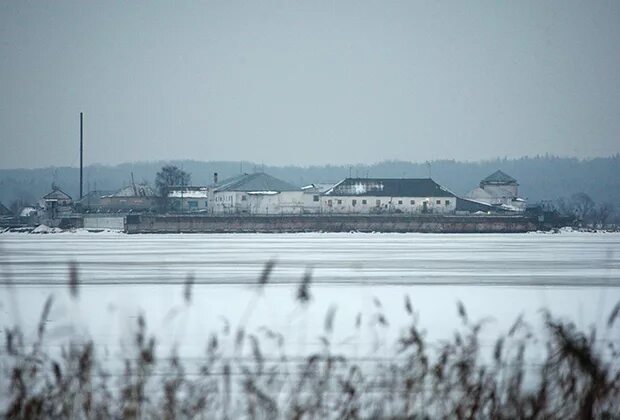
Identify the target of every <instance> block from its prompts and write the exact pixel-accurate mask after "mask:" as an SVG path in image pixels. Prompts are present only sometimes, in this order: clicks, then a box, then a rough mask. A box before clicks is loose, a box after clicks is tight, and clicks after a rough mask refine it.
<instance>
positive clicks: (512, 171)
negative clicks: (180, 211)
mask: <svg viewBox="0 0 620 420" xmlns="http://www.w3.org/2000/svg"><path fill="white" fill-rule="evenodd" d="M164 164H172V165H176V166H178V167H180V168H182V169H183V170H185V171H186V172H189V173H190V175H191V182H192V185H209V184H211V183H212V181H213V173H214V172H217V173H218V174H219V179H220V180H222V179H224V178H226V177H230V176H234V175H238V174H240V173H252V172H257V171H263V172H267V173H269V174H271V175H273V176H275V177H277V178H281V179H283V180H286V181H289V182H291V183H293V184H296V185H298V186H303V185H307V184H310V183H322V182H337V181H339V180H341V179H342V178H345V177H348V176H353V177H371V178H372V177H390V178H404V177H413V178H426V177H429V176H431V177H432V178H433V179H434V180H436V181H437V182H439V183H440V184H441V185H443V186H445V187H446V188H448V189H450V190H451V191H453V192H454V193H456V194H465V193H467V192H468V191H469V190H471V189H473V188H475V187H476V186H477V185H478V184H479V182H480V180H481V179H483V178H484V177H486V176H487V175H489V174H491V173H492V172H494V171H496V170H497V169H501V170H502V171H504V172H506V173H508V174H509V175H511V176H512V177H514V178H516V179H517V181H518V182H519V184H520V187H519V188H520V189H519V191H520V195H521V196H522V197H525V198H527V199H528V201H529V203H531V204H535V203H539V202H545V201H546V202H553V201H556V200H558V199H561V198H569V197H571V196H572V195H573V194H576V193H581V192H583V193H586V194H588V195H589V196H590V197H591V198H592V200H594V202H595V203H611V204H613V205H614V207H615V209H616V212H617V211H618V210H619V209H620V154H616V155H614V156H611V157H605V158H595V159H585V160H583V159H575V158H560V157H554V156H548V155H547V156H536V157H524V158H520V159H496V160H489V161H481V162H458V161H454V160H440V161H433V162H430V165H429V164H427V163H420V162H419V163H413V162H403V161H385V162H380V163H376V164H372V165H359V164H358V165H324V166H307V167H303V166H268V165H258V164H255V163H252V162H230V161H228V162H226V161H213V162H198V161H192V160H183V161H166V162H163V161H162V162H136V163H125V164H121V165H116V166H104V165H90V166H86V167H85V168H84V193H85V194H86V193H87V192H89V191H95V190H97V191H115V190H117V189H119V188H121V187H123V186H126V185H129V184H130V183H131V176H132V175H131V174H132V173H133V177H134V180H135V182H136V183H141V182H147V183H149V184H151V185H153V182H154V179H155V174H156V173H157V171H158V170H159V169H160V168H161V167H162V166H163V165H164ZM52 183H54V184H56V185H57V186H59V187H60V188H61V189H62V190H64V191H65V192H67V193H68V194H70V195H71V196H72V197H74V198H76V197H77V196H78V195H79V169H78V168H69V167H59V168H54V167H50V168H42V169H2V170H0V202H2V203H3V204H4V205H5V206H7V207H8V206H10V205H11V204H15V203H16V201H19V202H21V203H35V202H36V201H37V200H38V199H39V198H40V197H41V196H43V195H44V194H46V193H47V192H48V191H50V189H51V187H52Z"/></svg>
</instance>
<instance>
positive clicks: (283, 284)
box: [0, 232, 620, 356]
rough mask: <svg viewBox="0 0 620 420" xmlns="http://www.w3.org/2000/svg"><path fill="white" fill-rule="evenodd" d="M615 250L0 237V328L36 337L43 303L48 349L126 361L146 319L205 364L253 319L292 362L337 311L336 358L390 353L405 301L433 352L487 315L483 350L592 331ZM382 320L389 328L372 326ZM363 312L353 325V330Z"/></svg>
mask: <svg viewBox="0 0 620 420" xmlns="http://www.w3.org/2000/svg"><path fill="white" fill-rule="evenodd" d="M619 252H620V235H619V234H585V233H575V232H573V233H570V232H566V233H562V234H556V235H551V234H518V235H514V234H513V235H432V234H318V233H316V234H282V235H276V234H267V235H263V234H232V235H225V234H222V235H135V236H132V235H124V234H118V233H112V232H108V233H99V234H88V233H83V232H82V233H76V234H59V235H25V234H3V235H0V264H1V266H2V275H3V282H4V283H5V284H7V283H10V284H12V285H13V286H10V287H8V286H4V288H3V291H2V293H1V294H0V312H1V314H2V316H1V317H0V318H1V319H2V320H3V322H10V323H19V324H20V325H22V327H24V328H25V329H26V330H27V331H31V332H32V333H33V334H34V332H35V330H36V328H35V325H36V322H37V321H38V317H39V314H40V310H41V308H42V307H43V302H44V300H45V299H46V297H47V296H48V295H50V294H52V295H53V296H54V300H55V301H54V306H53V310H52V313H51V315H50V319H49V322H48V328H49V330H50V337H49V340H48V342H47V345H49V346H55V345H58V344H60V343H62V342H64V340H66V335H67V334H68V332H69V331H71V329H72V330H73V331H88V334H89V335H90V336H92V337H93V338H94V339H95V341H96V343H97V345H98V346H99V347H101V348H105V349H106V350H107V351H109V352H112V353H114V352H117V351H122V350H121V349H122V347H121V344H122V343H123V342H124V341H126V340H127V337H128V336H129V335H128V334H127V333H128V331H131V329H132V327H133V326H134V325H135V320H136V316H137V314H138V313H144V314H145V315H146V319H147V322H148V325H149V327H150V328H151V331H152V332H154V333H155V334H156V335H157V336H158V338H159V340H160V343H161V344H163V345H164V346H170V345H173V344H175V343H176V344H179V345H181V348H182V351H183V354H184V355H185V356H190V355H198V354H201V352H202V351H203V350H204V344H205V342H206V340H207V338H208V334H209V333H210V332H213V331H222V330H223V329H224V328H225V325H226V324H227V323H230V325H231V326H232V328H235V327H236V326H237V325H238V323H239V320H240V319H241V317H242V314H243V313H245V312H246V311H247V310H248V309H247V308H251V309H250V316H249V318H248V321H247V325H245V327H246V329H247V330H248V331H259V330H260V328H261V327H262V326H266V327H268V328H270V329H272V330H276V331H278V332H281V333H283V334H284V335H285V337H286V346H287V351H288V352H290V353H293V354H298V353H307V352H308V351H312V350H314V349H316V347H317V345H318V344H319V340H318V337H319V335H320V334H322V330H323V321H324V316H325V313H326V312H327V311H328V308H329V307H330V306H332V305H333V306H335V307H337V312H336V324H335V331H334V337H335V340H334V343H335V346H336V348H337V349H338V350H340V351H343V352H346V353H348V354H352V355H356V356H363V355H367V354H369V353H371V352H372V354H373V355H388V354H391V350H392V349H391V348H388V347H385V348H379V349H376V348H374V344H375V343H376V342H377V338H386V339H387V341H385V340H384V341H383V342H386V343H391V342H393V339H394V338H395V336H396V334H397V333H398V332H399V331H400V328H402V326H403V325H404V323H405V321H406V316H405V311H404V305H403V302H404V295H406V294H407V295H409V296H410V298H411V301H412V303H413V306H414V308H415V309H416V311H417V312H418V314H419V320H420V325H421V326H422V327H423V328H425V329H426V330H427V331H428V337H429V339H430V340H431V341H436V340H440V339H441V338H445V337H448V336H450V335H451V333H452V331H453V330H454V329H455V328H456V327H457V325H458V319H457V315H456V306H455V304H456V302H457V300H462V301H463V302H464V304H465V306H466V308H467V310H468V312H469V314H470V318H473V319H480V318H483V317H487V316H490V317H492V318H493V320H492V321H491V322H490V323H489V324H488V325H487V327H486V329H485V330H484V333H483V336H482V343H483V345H488V346H491V345H492V343H493V339H494V337H495V336H496V334H497V333H498V332H499V331H500V330H504V331H505V330H506V329H507V328H508V327H509V326H510V324H511V323H512V321H514V320H515V318H516V317H517V316H518V315H519V314H524V316H525V319H526V320H528V321H530V322H531V323H532V324H534V325H539V321H540V316H541V314H540V309H542V308H547V309H549V310H551V311H552V312H553V313H554V314H555V315H557V316H562V317H565V318H568V319H572V320H573V321H575V322H576V323H577V325H578V326H580V327H582V328H586V327H587V326H589V325H598V326H601V327H602V326H603V325H604V323H605V319H606V316H607V315H608V314H609V312H610V311H611V309H612V308H613V306H614V304H615V303H616V302H618V301H619V300H620V254H619ZM271 258H275V259H276V261H277V264H276V266H275V269H274V272H273V276H272V278H271V284H268V285H267V287H266V288H265V289H264V290H263V291H262V293H260V294H259V293H258V292H257V289H256V286H252V284H254V283H256V279H257V278H258V277H259V275H260V273H261V270H262V268H263V265H264V263H265V261H267V260H269V259H271ZM69 261H76V262H77V263H78V267H79V273H80V279H81V281H82V286H81V287H80V299H79V301H78V302H72V301H71V299H70V298H69V295H68V290H67V287H66V282H67V273H68V268H67V263H68V262H69ZM307 269H311V270H312V273H313V284H312V286H311V294H312V301H311V303H310V305H309V306H308V307H307V308H303V307H301V306H300V305H299V304H298V303H297V302H296V301H295V299H294V296H295V291H296V288H297V284H298V283H299V280H300V279H301V277H302V276H303V273H304V272H305V271H306V270H307ZM188 274H192V275H193V276H194V278H195V285H194V287H193V294H192V302H191V305H189V306H187V305H185V304H184V302H183V282H184V281H185V278H186V277H187V275H188ZM376 302H380V304H381V306H380V307H379V306H377V303H376ZM378 312H383V313H384V314H385V316H386V318H387V319H388V321H389V323H390V327H389V328H387V329H385V328H377V325H376V322H375V321H376V318H374V315H376V314H377V313H378ZM360 313H361V314H362V328H361V329H360V330H356V329H355V328H354V324H355V320H356V318H357V316H358V314H360ZM373 320H374V321H373ZM373 323H374V324H373ZM617 338H618V337H616V339H617Z"/></svg>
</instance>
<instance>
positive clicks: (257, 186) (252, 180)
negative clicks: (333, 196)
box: [214, 172, 301, 192]
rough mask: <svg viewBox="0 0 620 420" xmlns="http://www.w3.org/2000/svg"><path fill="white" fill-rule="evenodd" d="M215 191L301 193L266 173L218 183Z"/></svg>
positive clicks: (240, 176) (238, 177) (233, 178)
mask: <svg viewBox="0 0 620 420" xmlns="http://www.w3.org/2000/svg"><path fill="white" fill-rule="evenodd" d="M214 187H215V188H214V189H215V191H245V192H250V191H301V190H300V189H299V188H298V187H296V186H294V185H293V184H289V183H288V182H286V181H282V180H281V179H278V178H274V177H272V176H271V175H267V174H266V173H263V172H259V173H255V174H243V175H238V176H235V177H232V178H228V179H225V180H223V181H221V182H218V183H217V184H215V186H214Z"/></svg>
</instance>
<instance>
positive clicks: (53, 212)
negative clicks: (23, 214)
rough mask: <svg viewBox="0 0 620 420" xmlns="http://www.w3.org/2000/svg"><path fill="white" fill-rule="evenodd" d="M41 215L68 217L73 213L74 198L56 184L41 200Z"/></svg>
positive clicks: (54, 217)
mask: <svg viewBox="0 0 620 420" xmlns="http://www.w3.org/2000/svg"><path fill="white" fill-rule="evenodd" d="M39 209H40V211H41V213H42V214H41V216H42V217H44V218H47V219H58V218H62V217H68V216H70V215H71V214H72V213H73V199H72V198H71V196H70V195H69V194H67V193H66V192H64V191H62V190H61V189H60V188H59V187H57V186H56V185H52V191H51V192H49V193H47V194H45V195H44V196H43V197H42V198H41V199H40V200H39Z"/></svg>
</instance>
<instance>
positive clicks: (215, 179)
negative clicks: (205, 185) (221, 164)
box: [213, 172, 217, 184]
mask: <svg viewBox="0 0 620 420" xmlns="http://www.w3.org/2000/svg"><path fill="white" fill-rule="evenodd" d="M213 183H214V184H217V172H213Z"/></svg>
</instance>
